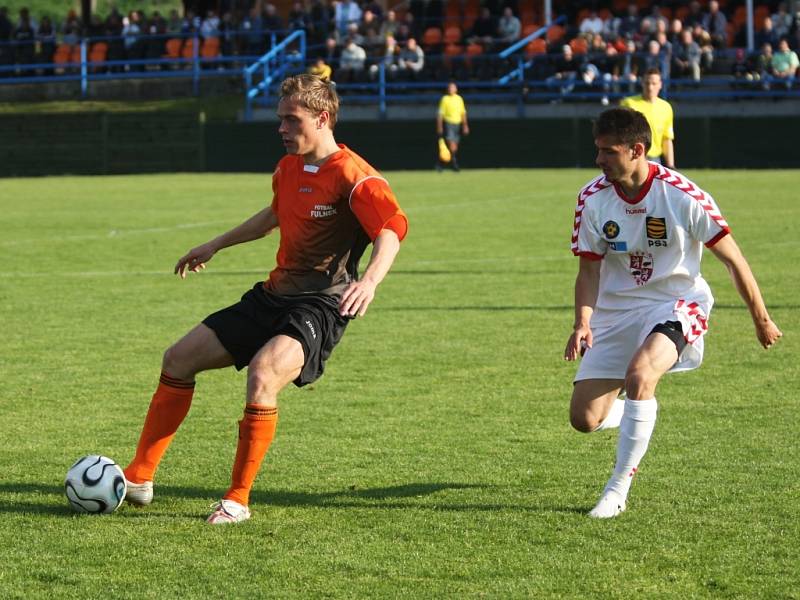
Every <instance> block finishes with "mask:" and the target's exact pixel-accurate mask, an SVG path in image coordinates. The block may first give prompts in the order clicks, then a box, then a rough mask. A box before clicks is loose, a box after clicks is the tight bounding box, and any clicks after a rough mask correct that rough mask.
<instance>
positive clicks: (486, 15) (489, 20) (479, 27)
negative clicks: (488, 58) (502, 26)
mask: <svg viewBox="0 0 800 600" xmlns="http://www.w3.org/2000/svg"><path fill="white" fill-rule="evenodd" d="M495 31H497V26H496V25H495V21H494V17H492V13H491V12H490V11H489V9H488V8H487V7H485V6H484V7H483V8H481V12H480V15H479V16H478V18H477V19H475V22H474V23H473V24H472V29H471V30H470V32H469V35H468V36H467V43H469V44H480V45H481V46H483V47H484V48H485V49H487V50H488V49H489V48H491V47H492V42H493V41H494V35H495Z"/></svg>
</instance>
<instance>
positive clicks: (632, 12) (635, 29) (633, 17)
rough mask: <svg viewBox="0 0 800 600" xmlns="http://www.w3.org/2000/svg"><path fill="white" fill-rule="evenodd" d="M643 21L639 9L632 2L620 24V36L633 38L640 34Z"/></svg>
mask: <svg viewBox="0 0 800 600" xmlns="http://www.w3.org/2000/svg"><path fill="white" fill-rule="evenodd" d="M641 22H642V20H641V19H640V18H639V7H638V6H636V3H634V2H631V3H630V4H628V8H627V10H626V12H625V16H624V17H622V18H621V19H620V22H619V35H620V37H622V38H631V39H633V37H634V36H636V35H638V34H639V28H640V26H641Z"/></svg>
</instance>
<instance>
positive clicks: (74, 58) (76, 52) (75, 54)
mask: <svg viewBox="0 0 800 600" xmlns="http://www.w3.org/2000/svg"><path fill="white" fill-rule="evenodd" d="M69 59H70V61H71V62H74V63H79V62H81V47H80V46H73V47H72V55H71V56H70V57H69Z"/></svg>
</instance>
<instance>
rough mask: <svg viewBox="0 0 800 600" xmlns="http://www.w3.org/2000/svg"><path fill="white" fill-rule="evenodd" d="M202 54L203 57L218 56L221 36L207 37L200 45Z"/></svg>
mask: <svg viewBox="0 0 800 600" xmlns="http://www.w3.org/2000/svg"><path fill="white" fill-rule="evenodd" d="M200 56H202V57H203V58H216V57H217V56H219V38H218V37H207V38H205V39H204V40H203V45H202V46H200Z"/></svg>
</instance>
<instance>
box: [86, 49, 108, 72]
mask: <svg viewBox="0 0 800 600" xmlns="http://www.w3.org/2000/svg"><path fill="white" fill-rule="evenodd" d="M107 56H108V44H107V43H106V42H95V43H94V44H92V47H91V49H90V50H89V62H90V63H104V62H106V57H107ZM100 69H101V67H100V66H99V65H95V66H94V70H95V72H97V71H100Z"/></svg>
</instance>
